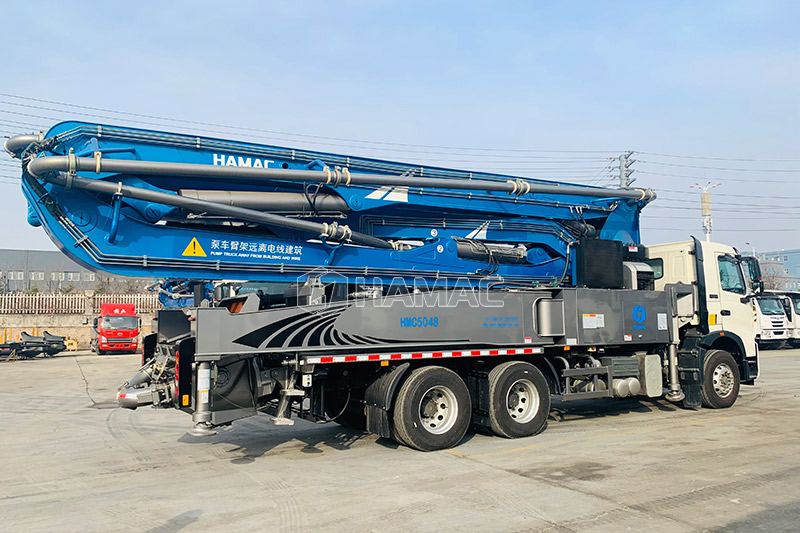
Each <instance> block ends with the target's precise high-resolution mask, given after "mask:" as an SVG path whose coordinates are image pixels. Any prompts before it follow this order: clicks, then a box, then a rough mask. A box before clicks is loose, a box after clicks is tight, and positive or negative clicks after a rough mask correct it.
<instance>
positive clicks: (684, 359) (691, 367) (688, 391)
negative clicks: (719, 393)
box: [678, 335, 706, 409]
mask: <svg viewBox="0 0 800 533" xmlns="http://www.w3.org/2000/svg"><path fill="white" fill-rule="evenodd" d="M701 340H702V337H701V336H699V335H687V337H686V338H685V339H684V341H683V344H682V345H681V348H680V350H678V379H679V381H680V383H681V388H682V389H683V393H684V394H685V395H686V397H685V398H684V399H683V407H685V408H686V409H700V407H702V405H703V395H702V391H703V364H704V362H705V354H706V351H705V350H704V349H703V348H702V347H701V346H700V341H701Z"/></svg>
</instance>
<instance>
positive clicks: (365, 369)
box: [118, 286, 757, 450]
mask: <svg viewBox="0 0 800 533" xmlns="http://www.w3.org/2000/svg"><path fill="white" fill-rule="evenodd" d="M692 295H693V289H692V287H690V286H675V287H671V288H670V290H668V291H642V290H618V289H587V288H552V289H537V290H502V291H492V292H491V294H490V295H489V296H490V298H491V302H490V303H491V305H487V302H479V301H478V299H479V298H480V295H478V294H476V293H474V292H468V291H431V292H429V293H426V294H406V295H399V296H393V297H388V298H369V299H362V300H355V301H353V300H349V301H344V302H331V303H328V304H318V305H298V306H294V307H284V308H277V309H260V308H259V307H260V300H259V298H258V297H257V296H256V295H255V294H251V295H249V296H247V297H245V298H239V299H232V300H230V301H228V302H223V305H221V306H219V307H197V308H191V309H187V310H164V311H161V312H159V315H158V320H157V324H158V330H157V333H155V334H153V335H151V336H148V337H146V338H145V339H144V343H143V347H144V352H143V363H144V364H143V367H142V369H141V370H140V371H139V372H138V373H137V374H136V375H135V376H134V377H133V378H131V379H130V380H128V382H126V383H125V384H124V385H123V386H122V387H121V389H120V392H119V397H118V398H119V402H120V404H121V405H122V406H124V407H129V408H136V407H138V406H141V405H147V404H152V405H155V406H160V407H176V408H178V409H180V410H183V411H185V412H187V413H190V414H191V415H192V417H193V421H194V429H193V432H194V433H196V434H213V433H214V432H215V428H216V427H218V426H222V425H227V424H230V423H232V422H233V421H235V420H237V419H241V418H244V417H248V416H253V415H255V414H257V413H259V412H263V413H267V414H269V415H271V416H272V417H273V421H274V422H275V423H276V424H284V425H288V424H292V423H293V420H292V417H299V418H303V419H307V420H312V421H315V422H329V421H335V422H338V423H341V424H343V425H347V426H350V427H353V428H356V429H360V430H367V431H369V432H372V433H376V434H378V435H380V436H382V437H388V438H393V439H395V440H397V441H398V442H400V443H402V444H406V445H408V446H410V447H412V448H416V449H419V450H435V449H442V448H447V447H451V446H454V445H456V444H457V443H458V442H459V441H460V440H461V439H462V438H463V436H464V433H465V432H466V431H467V430H468V429H469V427H470V426H473V427H478V428H483V429H485V430H488V431H491V432H493V433H495V434H497V435H500V436H503V437H521V436H527V435H534V434H536V433H538V432H540V431H541V430H542V429H543V428H544V427H545V424H546V420H547V416H548V412H549V407H550V402H551V399H552V398H555V399H560V400H577V399H589V398H614V397H627V396H639V395H641V396H647V397H659V396H662V395H663V394H664V392H665V384H666V391H667V398H668V399H670V400H672V401H681V400H683V402H684V405H686V406H687V407H692V408H697V407H700V406H701V405H705V406H707V407H729V406H730V405H732V404H733V403H734V402H735V400H736V396H737V395H738V390H739V384H740V382H742V381H744V382H748V381H751V380H753V379H754V378H755V374H756V373H757V363H756V362H755V361H754V360H746V359H745V358H744V355H743V352H742V353H736V350H730V351H728V350H724V349H720V348H719V346H715V345H714V343H713V340H712V341H711V342H708V341H709V338H708V336H704V335H703V334H702V333H701V332H696V331H692V330H680V329H679V328H678V326H677V321H676V313H675V312H674V311H673V310H674V309H676V307H677V300H678V299H680V298H686V297H692ZM376 332H380V337H377V336H375V335H376ZM725 347H729V345H727V344H726V345H725ZM709 362H710V363H711V364H713V366H709Z"/></svg>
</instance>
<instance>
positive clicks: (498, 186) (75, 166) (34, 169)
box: [28, 155, 656, 202]
mask: <svg viewBox="0 0 800 533" xmlns="http://www.w3.org/2000/svg"><path fill="white" fill-rule="evenodd" d="M54 171H62V172H66V171H76V172H77V171H79V172H96V173H101V172H110V173H115V174H133V175H139V176H175V177H192V178H213V179H217V180H225V179H241V178H250V179H267V180H283V181H298V182H309V181H310V182H317V183H324V184H328V185H333V186H336V185H341V184H344V185H351V184H353V185H377V186H401V187H433V188H442V189H462V190H479V191H490V192H505V193H509V194H514V195H520V196H521V195H524V194H533V193H539V194H564V195H571V196H591V197H597V198H631V199H634V200H646V201H648V202H649V201H651V200H654V199H655V197H656V195H655V192H653V191H652V190H650V189H605V188H600V187H597V188H595V187H580V186H575V185H551V184H542V183H534V182H531V181H527V180H523V179H515V180H508V181H491V180H479V179H475V180H473V179H466V178H463V179H461V178H425V177H421V176H387V175H383V174H351V173H350V172H349V171H348V170H347V169H344V171H342V172H340V171H339V170H338V169H336V170H333V171H331V170H329V169H328V170H294V169H278V168H250V167H226V166H217V165H201V164H194V163H168V162H162V161H130V160H121V159H105V158H101V157H96V158H90V157H76V156H74V155H69V156H45V157H39V158H36V159H33V160H32V161H30V163H29V164H28V172H29V173H30V174H32V175H34V176H37V177H40V176H43V175H44V174H46V173H48V172H54Z"/></svg>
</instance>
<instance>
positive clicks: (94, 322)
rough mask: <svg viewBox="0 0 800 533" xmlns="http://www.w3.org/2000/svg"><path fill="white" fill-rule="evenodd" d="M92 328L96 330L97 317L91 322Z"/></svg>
mask: <svg viewBox="0 0 800 533" xmlns="http://www.w3.org/2000/svg"><path fill="white" fill-rule="evenodd" d="M92 327H93V328H94V329H97V317H95V319H94V320H92Z"/></svg>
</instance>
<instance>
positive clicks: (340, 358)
mask: <svg viewBox="0 0 800 533" xmlns="http://www.w3.org/2000/svg"><path fill="white" fill-rule="evenodd" d="M543 352H544V349H543V348H532V347H524V348H502V349H491V350H470V351H452V352H409V353H372V354H358V355H321V356H320V355H312V356H307V357H304V358H303V362H304V363H305V364H309V365H318V364H327V363H360V362H364V361H390V360H391V361H396V360H402V359H434V358H435V359H438V358H442V357H481V356H483V357H485V356H497V355H533V354H539V353H543Z"/></svg>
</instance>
